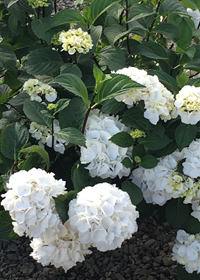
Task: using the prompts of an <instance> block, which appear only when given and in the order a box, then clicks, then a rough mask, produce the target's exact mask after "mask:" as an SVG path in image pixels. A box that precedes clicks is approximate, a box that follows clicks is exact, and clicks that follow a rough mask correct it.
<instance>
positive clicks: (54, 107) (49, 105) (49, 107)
mask: <svg viewBox="0 0 200 280" xmlns="http://www.w3.org/2000/svg"><path fill="white" fill-rule="evenodd" d="M57 107H58V104H53V103H49V104H48V106H47V109H48V110H49V111H52V110H55V109H56V108H57Z"/></svg>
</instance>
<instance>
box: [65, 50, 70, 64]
mask: <svg viewBox="0 0 200 280" xmlns="http://www.w3.org/2000/svg"><path fill="white" fill-rule="evenodd" d="M64 54H65V61H66V63H69V57H68V52H67V51H64Z"/></svg>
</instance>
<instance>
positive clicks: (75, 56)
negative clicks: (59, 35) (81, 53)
mask: <svg viewBox="0 0 200 280" xmlns="http://www.w3.org/2000/svg"><path fill="white" fill-rule="evenodd" d="M74 61H75V64H78V63H77V51H76V52H75V53H74Z"/></svg>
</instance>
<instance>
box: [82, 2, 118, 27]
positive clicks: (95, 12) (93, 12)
mask: <svg viewBox="0 0 200 280" xmlns="http://www.w3.org/2000/svg"><path fill="white" fill-rule="evenodd" d="M117 2H118V0H104V1H99V0H93V1H92V3H91V4H90V6H89V8H88V9H87V20H89V23H90V24H91V25H93V24H94V23H95V21H96V20H97V18H98V17H100V15H102V14H103V13H104V12H105V11H106V10H108V9H109V8H110V7H111V6H112V5H114V4H116V3H117Z"/></svg>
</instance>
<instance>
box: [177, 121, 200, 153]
mask: <svg viewBox="0 0 200 280" xmlns="http://www.w3.org/2000/svg"><path fill="white" fill-rule="evenodd" d="M196 134H197V127H196V125H191V124H184V123H181V124H179V126H178V127H177V128H176V130H175V139H176V143H177V145H178V148H179V150H180V151H181V150H182V149H183V148H184V147H186V146H188V145H189V144H190V143H191V142H192V141H193V140H194V139H195V137H196Z"/></svg>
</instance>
